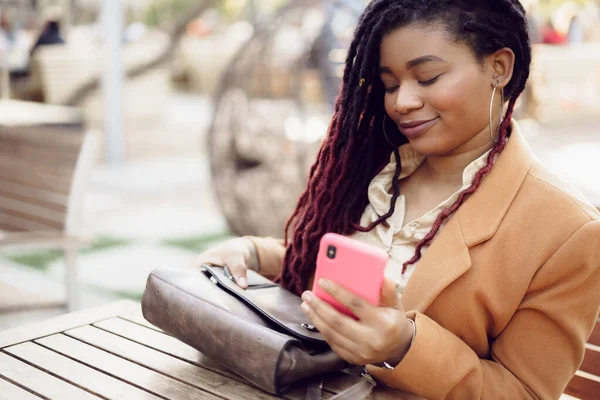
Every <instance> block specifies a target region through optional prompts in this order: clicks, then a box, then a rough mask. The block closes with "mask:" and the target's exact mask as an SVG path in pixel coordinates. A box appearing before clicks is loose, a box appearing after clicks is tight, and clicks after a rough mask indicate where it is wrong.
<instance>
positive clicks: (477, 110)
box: [430, 70, 490, 131]
mask: <svg viewBox="0 0 600 400" xmlns="http://www.w3.org/2000/svg"><path fill="white" fill-rule="evenodd" d="M488 84H489V82H487V80H486V78H485V77H484V76H483V74H482V73H481V71H477V70H475V71H462V72H461V73H459V74H456V75H454V76H452V77H448V79H447V80H445V81H444V82H443V83H442V82H440V85H439V87H438V88H436V93H435V96H432V97H431V99H430V100H431V102H430V105H431V106H432V107H433V108H435V110H436V111H437V112H438V113H439V114H440V116H441V117H442V120H443V122H444V124H445V125H446V126H447V127H450V126H457V127H458V126H460V129H461V130H465V128H466V126H472V127H473V129H474V130H479V129H481V126H480V125H482V124H484V123H485V124H487V122H486V121H487V117H488V111H486V110H487V109H488V108H489V101H490V99H489V98H488V95H487V93H488V88H487V85H488ZM469 130H470V129H466V131H469Z"/></svg>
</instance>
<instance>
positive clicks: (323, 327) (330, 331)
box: [302, 302, 360, 362]
mask: <svg viewBox="0 0 600 400" xmlns="http://www.w3.org/2000/svg"><path fill="white" fill-rule="evenodd" d="M302 310H303V311H304V312H305V313H306V315H307V316H308V317H309V318H310V320H311V322H312V323H313V325H314V326H315V328H317V329H318V330H319V333H320V334H321V336H323V338H324V339H325V340H326V341H327V344H329V346H330V347H331V349H332V350H333V351H334V352H335V353H336V354H338V355H339V356H340V357H342V358H343V359H344V360H346V361H348V362H352V361H357V359H358V357H357V351H358V350H360V347H359V346H360V345H359V344H357V343H356V341H354V340H352V339H350V338H348V337H347V335H348V334H349V333H350V332H349V330H348V329H347V328H346V329H343V328H340V326H339V325H337V324H335V323H333V324H332V323H331V322H328V320H327V319H324V318H323V317H321V316H320V315H319V314H317V313H316V312H315V311H314V310H313V309H312V307H311V306H309V305H308V303H306V302H305V303H302ZM332 311H333V312H336V313H338V314H339V317H340V318H343V317H346V316H345V315H343V314H341V313H339V312H338V311H336V310H334V309H332ZM346 318H347V317H346ZM351 321H353V322H354V320H351ZM342 332H343V333H342ZM350 336H355V335H353V334H350Z"/></svg>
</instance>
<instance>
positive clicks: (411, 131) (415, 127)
mask: <svg viewBox="0 0 600 400" xmlns="http://www.w3.org/2000/svg"><path fill="white" fill-rule="evenodd" d="M439 119H440V117H435V118H433V119H429V120H420V121H411V122H405V123H401V124H398V127H399V128H400V131H401V132H402V134H403V135H404V136H406V137H407V138H409V139H412V138H416V137H417V136H420V135H422V134H423V133H425V132H426V131H428V130H429V128H431V127H432V126H433V125H435V124H436V123H437V122H438V121H439Z"/></svg>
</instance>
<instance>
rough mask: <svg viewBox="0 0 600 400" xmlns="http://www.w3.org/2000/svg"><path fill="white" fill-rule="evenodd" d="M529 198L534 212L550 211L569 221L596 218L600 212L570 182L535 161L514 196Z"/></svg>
mask: <svg viewBox="0 0 600 400" xmlns="http://www.w3.org/2000/svg"><path fill="white" fill-rule="evenodd" d="M519 197H520V198H521V199H522V200H526V201H528V202H531V203H532V205H535V207H536V210H532V212H533V214H536V213H537V212H542V213H551V214H552V215H553V216H554V218H553V219H558V220H562V219H565V218H568V219H570V220H572V222H573V223H575V224H578V225H583V224H585V223H587V222H591V221H598V220H600V212H599V211H598V209H597V208H596V207H595V206H594V205H592V204H591V203H590V202H589V201H588V200H587V199H586V198H585V196H584V195H583V194H582V193H581V192H580V191H579V190H578V189H577V188H575V187H574V186H573V185H571V184H570V183H568V182H566V181H564V180H562V179H561V178H559V177H558V176H556V175H555V174H553V173H551V172H550V171H548V170H547V169H546V168H545V167H544V166H543V165H542V164H541V163H540V162H539V161H534V162H533V163H532V166H531V168H530V169H529V171H528V173H527V176H526V177H525V180H524V181H523V186H522V188H521V191H520V193H519V195H517V199H515V200H519Z"/></svg>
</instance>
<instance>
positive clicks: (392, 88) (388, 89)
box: [385, 86, 398, 93]
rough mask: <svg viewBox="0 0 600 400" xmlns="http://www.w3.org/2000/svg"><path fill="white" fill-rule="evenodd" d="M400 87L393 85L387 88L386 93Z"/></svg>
mask: <svg viewBox="0 0 600 400" xmlns="http://www.w3.org/2000/svg"><path fill="white" fill-rule="evenodd" d="M397 89H398V86H391V87H389V88H385V92H386V93H394V92H395V91H396V90H397Z"/></svg>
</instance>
